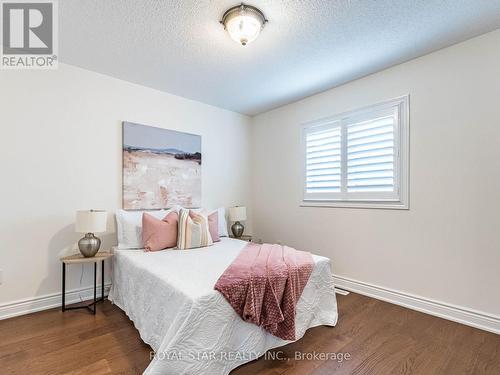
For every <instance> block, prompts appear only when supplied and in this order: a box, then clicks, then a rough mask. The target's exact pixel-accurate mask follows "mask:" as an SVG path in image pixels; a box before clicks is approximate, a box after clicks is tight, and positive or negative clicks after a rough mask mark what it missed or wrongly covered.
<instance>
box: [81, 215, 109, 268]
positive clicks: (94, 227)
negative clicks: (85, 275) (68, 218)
mask: <svg viewBox="0 0 500 375" xmlns="http://www.w3.org/2000/svg"><path fill="white" fill-rule="evenodd" d="M107 218H108V215H107V213H106V211H104V210H87V211H76V223H75V230H76V232H79V233H85V236H84V237H83V238H81V239H80V241H78V248H79V249H80V252H81V253H82V255H83V256H84V257H86V258H89V257H93V256H94V255H96V253H97V252H98V251H99V247H101V240H100V238H98V237H96V236H94V233H102V232H106V220H107Z"/></svg>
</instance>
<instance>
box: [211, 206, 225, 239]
mask: <svg viewBox="0 0 500 375" xmlns="http://www.w3.org/2000/svg"><path fill="white" fill-rule="evenodd" d="M214 211H215V210H214ZM212 212H213V211H212ZM217 212H218V213H219V237H229V234H228V233H227V222H226V209H225V208H224V207H219V208H218V209H217Z"/></svg>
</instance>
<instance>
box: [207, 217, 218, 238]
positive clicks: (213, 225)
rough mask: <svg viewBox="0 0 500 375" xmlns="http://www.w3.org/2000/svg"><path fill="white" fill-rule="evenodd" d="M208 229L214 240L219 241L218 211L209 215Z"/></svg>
mask: <svg viewBox="0 0 500 375" xmlns="http://www.w3.org/2000/svg"><path fill="white" fill-rule="evenodd" d="M208 231H209V232H210V237H212V241H213V242H219V241H220V238H219V213H218V212H217V211H214V212H212V213H211V214H210V215H208Z"/></svg>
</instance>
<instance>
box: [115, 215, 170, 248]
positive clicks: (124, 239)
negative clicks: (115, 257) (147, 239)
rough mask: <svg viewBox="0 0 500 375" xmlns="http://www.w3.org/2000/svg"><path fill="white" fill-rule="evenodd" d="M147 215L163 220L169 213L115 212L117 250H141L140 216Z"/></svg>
mask: <svg viewBox="0 0 500 375" xmlns="http://www.w3.org/2000/svg"><path fill="white" fill-rule="evenodd" d="M144 212H147V213H148V214H150V215H152V216H154V217H156V218H157V219H160V220H161V219H163V218H164V217H165V216H166V215H167V214H168V213H169V211H167V210H156V211H125V210H121V209H120V210H117V211H116V229H117V236H118V249H142V248H143V247H144V245H143V243H142V214H143V213H144Z"/></svg>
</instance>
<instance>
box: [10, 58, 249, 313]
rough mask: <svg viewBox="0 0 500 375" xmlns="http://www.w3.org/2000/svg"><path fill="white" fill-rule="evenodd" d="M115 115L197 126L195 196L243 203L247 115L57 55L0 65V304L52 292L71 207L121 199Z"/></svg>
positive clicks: (73, 273) (108, 205) (210, 202)
mask: <svg viewBox="0 0 500 375" xmlns="http://www.w3.org/2000/svg"><path fill="white" fill-rule="evenodd" d="M122 120H127V121H132V122H137V123H141V124H146V125H153V126H158V127H164V128H168V129H175V130H181V131H186V132H190V133H195V134H200V135H201V136H202V151H203V166H202V200H203V205H204V206H206V207H216V206H226V207H229V206H232V205H235V204H240V205H247V206H249V205H250V201H249V199H250V180H249V173H248V171H249V169H250V166H249V162H250V154H249V151H250V144H249V142H250V141H249V139H250V127H249V125H250V118H248V117H246V116H242V115H239V114H236V113H233V112H230V111H226V110H222V109H218V108H216V107H212V106H209V105H205V104H202V103H198V102H195V101H191V100H187V99H183V98H180V97H176V96H173V95H169V94H166V93H162V92H159V91H155V90H152V89H149V88H145V87H141V86H138V85H135V84H131V83H127V82H124V81H120V80H117V79H114V78H110V77H107V76H104V75H101V74H97V73H94V72H90V71H86V70H83V69H79V68H76V67H72V66H68V65H64V64H60V65H59V69H58V70H55V71H0V127H1V147H0V156H1V174H0V176H1V177H0V178H1V184H0V197H2V203H1V205H0V207H1V208H0V242H1V246H0V269H2V270H3V284H2V285H0V305H2V304H5V303H7V302H13V301H16V300H20V299H29V298H33V297H35V296H43V295H46V294H51V293H58V292H60V288H61V269H60V267H61V266H60V263H59V261H58V258H59V256H60V255H61V254H63V253H65V252H66V251H68V250H71V249H72V248H74V245H75V242H76V241H77V240H78V238H79V237H81V234H77V233H75V232H74V226H73V223H74V215H75V211H76V210H77V209H88V208H104V209H106V210H108V211H109V212H114V211H115V210H116V208H119V207H121V144H122V139H121V121H122ZM109 221H111V223H110V225H109V229H110V230H114V219H113V217H112V216H110V220H109ZM250 231H251V228H250V227H248V232H250ZM101 237H102V238H103V240H104V243H103V248H106V247H109V246H111V245H112V244H114V243H115V242H116V240H115V234H114V233H110V234H107V235H104V236H101ZM91 270H92V268H91V266H88V269H86V271H85V277H84V280H83V283H82V286H89V285H91V275H92V271H91ZM67 273H68V281H69V283H68V289H73V288H78V287H79V286H80V282H79V281H80V280H79V279H80V268H79V266H70V268H69V269H68V271H67Z"/></svg>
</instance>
